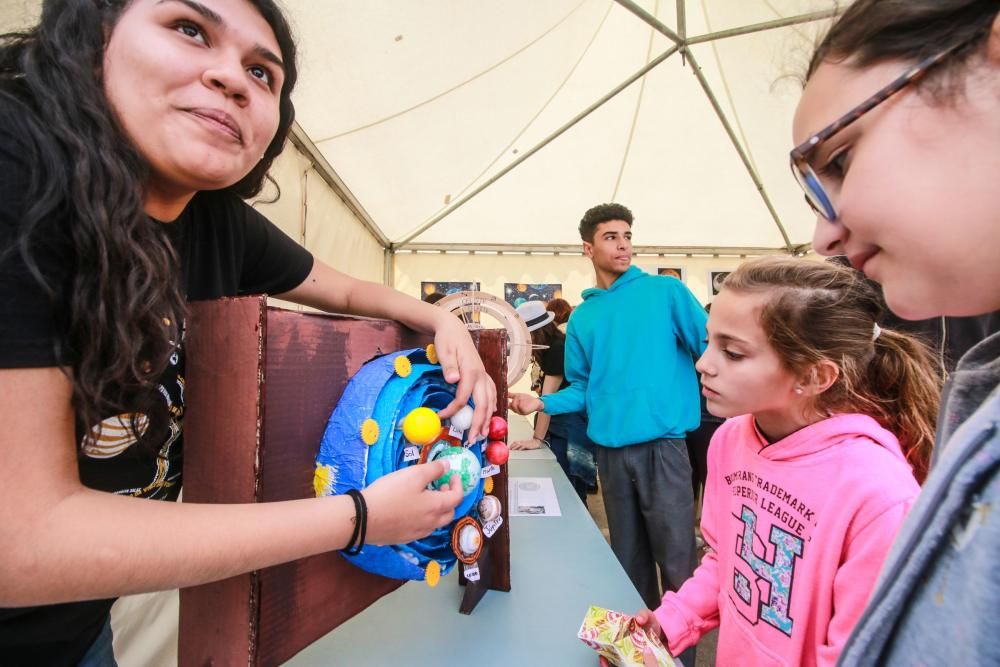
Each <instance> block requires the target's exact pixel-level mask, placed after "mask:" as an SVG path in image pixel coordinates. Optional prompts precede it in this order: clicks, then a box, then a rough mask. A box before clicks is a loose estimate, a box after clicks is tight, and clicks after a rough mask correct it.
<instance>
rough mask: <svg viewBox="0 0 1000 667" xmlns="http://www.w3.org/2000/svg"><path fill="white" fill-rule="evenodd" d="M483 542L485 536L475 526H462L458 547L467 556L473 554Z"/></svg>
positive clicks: (459, 532)
mask: <svg viewBox="0 0 1000 667" xmlns="http://www.w3.org/2000/svg"><path fill="white" fill-rule="evenodd" d="M482 544H483V536H482V534H480V532H479V531H478V530H476V527H475V526H462V529H461V530H459V531H458V549H459V551H461V552H462V553H463V554H464V555H466V556H471V555H472V554H474V553H476V552H477V551H478V550H479V547H480V546H482Z"/></svg>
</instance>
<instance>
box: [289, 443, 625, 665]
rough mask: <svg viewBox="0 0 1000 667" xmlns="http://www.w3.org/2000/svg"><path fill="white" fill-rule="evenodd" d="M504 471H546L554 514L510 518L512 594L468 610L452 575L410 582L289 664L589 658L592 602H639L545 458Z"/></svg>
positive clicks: (568, 661) (593, 661) (495, 595)
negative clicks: (580, 634) (584, 638)
mask: <svg viewBox="0 0 1000 667" xmlns="http://www.w3.org/2000/svg"><path fill="white" fill-rule="evenodd" d="M509 474H510V476H511V477H551V478H552V479H553V481H554V483H555V488H556V495H557V496H558V498H559V505H560V507H561V509H562V516H561V517H512V518H511V519H510V540H511V566H510V567H511V577H510V578H511V591H510V592H509V593H503V592H500V591H489V592H487V593H486V595H485V596H484V597H483V599H482V600H481V601H480V602H479V605H478V606H477V607H476V609H475V611H473V612H472V614H471V615H470V616H465V615H463V614H460V613H459V612H458V607H459V604H460V603H461V600H462V592H463V590H464V589H462V588H461V587H460V586H459V585H458V574H457V573H456V572H454V571H453V572H451V573H450V574H449V575H448V576H447V577H446V578H444V579H443V580H442V581H441V583H440V584H439V585H438V586H437V588H433V589H432V588H429V587H428V586H427V585H426V584H424V583H423V582H410V583H407V584H405V585H404V586H403V587H402V588H400V589H399V590H397V591H395V592H393V593H390V594H389V595H387V596H385V597H383V598H382V599H380V600H378V601H377V602H375V603H374V604H373V605H372V606H370V607H369V608H368V609H366V610H365V611H364V612H362V613H361V614H359V615H357V616H355V617H354V618H352V619H351V620H349V621H347V622H346V623H344V624H343V625H341V626H340V627H338V628H336V629H335V630H333V631H332V632H330V633H329V634H328V635H326V636H325V637H323V638H321V639H319V640H318V641H316V642H314V643H313V644H312V645H310V646H309V647H307V648H306V649H304V650H303V651H302V652H301V653H299V654H298V655H296V656H295V657H294V658H292V659H291V660H290V661H289V662H288V663H286V664H288V665H293V666H295V667H309V666H313V665H316V666H319V665H323V666H326V665H352V666H353V665H372V666H377V667H381V666H383V665H385V666H396V665H399V666H407V667H409V666H413V667H417V666H421V665H429V666H430V665H433V666H434V667H453V666H454V667H500V666H503V667H509V666H511V665H525V666H529V665H530V666H532V667H535V666H539V667H541V666H548V665H553V666H560V667H561V666H563V665H566V666H573V665H586V666H587V667H595V666H596V665H597V653H595V652H594V651H593V650H592V649H590V648H588V647H587V646H585V645H584V644H583V643H582V642H581V641H580V640H579V639H577V638H576V633H577V631H578V630H579V629H580V624H581V623H582V622H583V617H584V614H585V613H586V612H587V608H588V607H589V606H590V605H591V604H596V605H598V606H601V607H607V608H610V609H616V610H618V611H623V612H625V613H629V614H631V613H633V612H635V611H636V610H637V609H640V608H642V607H643V606H644V605H643V603H642V599H641V598H640V597H639V594H638V593H637V592H636V590H635V588H634V587H633V586H632V583H631V582H630V581H629V579H628V576H627V575H626V574H625V571H624V570H623V569H622V567H621V565H619V563H618V561H617V560H616V559H615V556H614V554H613V553H612V552H611V547H609V546H608V543H607V542H606V541H605V540H604V537H603V536H602V535H601V532H600V531H599V530H598V528H597V526H596V525H595V524H594V521H593V519H592V518H591V517H590V514H588V513H587V510H586V508H585V507H584V506H583V503H581V502H580V500H579V498H578V497H577V496H576V493H575V492H574V491H573V488H572V487H571V486H570V484H569V481H568V480H567V479H566V476H565V475H564V474H563V472H562V470H560V468H559V466H558V464H556V462H555V461H554V460H552V459H549V460H538V459H524V458H514V457H512V458H511V461H510V464H509Z"/></svg>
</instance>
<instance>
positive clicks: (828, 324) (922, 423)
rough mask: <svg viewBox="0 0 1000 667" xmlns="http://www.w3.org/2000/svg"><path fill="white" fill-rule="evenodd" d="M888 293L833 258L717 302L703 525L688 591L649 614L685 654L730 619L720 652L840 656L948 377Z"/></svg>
mask: <svg viewBox="0 0 1000 667" xmlns="http://www.w3.org/2000/svg"><path fill="white" fill-rule="evenodd" d="M880 310H881V307H880V302H879V299H878V296H877V295H876V294H875V292H874V291H873V290H872V289H871V288H870V286H869V285H867V284H866V283H865V281H864V280H863V278H862V277H861V276H860V274H858V273H856V272H854V271H852V270H850V269H846V268H843V267H840V266H836V265H833V264H821V263H818V262H812V261H806V260H795V259H773V258H767V259H761V260H755V261H751V262H747V263H745V264H743V265H742V266H741V267H740V268H739V269H737V270H736V271H734V272H733V273H731V274H730V275H729V276H728V277H727V278H726V281H725V286H724V289H723V291H722V293H720V294H719V295H718V296H717V297H716V299H715V301H714V303H713V304H712V312H711V316H710V318H709V320H708V348H707V350H706V351H705V354H704V355H703V356H702V357H701V359H700V360H699V361H698V364H697V370H698V372H699V373H700V374H701V382H702V387H703V392H702V393H703V394H704V395H705V397H706V399H707V402H708V409H709V411H710V412H711V413H712V414H714V415H717V416H720V417H728V418H729V419H728V420H727V421H726V422H725V423H724V424H723V425H722V426H721V427H720V428H719V430H718V431H717V432H716V433H715V436H714V437H713V438H712V444H711V447H710V449H709V454H708V482H707V486H706V489H705V501H704V509H703V511H702V520H701V527H702V534H703V536H704V538H705V542H706V543H707V544H708V546H709V547H710V548H711V550H710V551H709V552H708V554H707V555H706V556H705V558H704V559H703V560H702V563H701V565H700V566H699V567H698V569H697V570H696V571H695V573H694V575H693V576H692V577H691V578H690V579H689V580H688V581H687V582H685V583H684V585H683V586H682V587H681V589H680V590H679V591H677V592H676V593H675V592H668V593H667V594H666V595H664V597H663V603H662V604H661V605H660V607H659V608H658V609H656V610H655V611H652V612H651V611H649V610H642V611H640V612H639V613H638V614H636V617H637V620H638V621H639V622H640V623H641V624H643V625H645V626H646V627H647V629H648V630H650V629H651V630H653V631H662V633H663V635H665V637H666V640H667V643H668V645H669V647H670V651H671V653H673V654H674V655H677V654H679V653H680V652H682V651H683V650H685V649H686V648H688V647H690V646H693V645H694V644H696V643H697V642H698V640H699V639H700V638H701V637H702V635H704V634H705V633H706V632H708V631H709V630H711V629H713V628H715V627H717V626H718V627H719V643H718V653H717V664H718V665H724V666H727V667H728V666H730V665H740V666H741V667H750V666H752V665H761V666H764V665H767V666H772V665H789V666H791V665H796V666H798V665H801V666H803V667H808V666H811V665H833V664H834V663H836V661H837V656H838V655H839V653H840V650H841V648H842V646H843V645H844V642H845V640H846V639H847V637H848V635H849V634H850V632H851V628H852V627H853V626H854V624H855V622H856V621H857V619H858V617H859V616H860V614H861V611H862V609H863V608H864V606H865V603H866V601H867V599H868V596H869V594H870V592H871V590H872V587H873V586H874V584H875V579H876V577H877V575H878V572H879V569H880V567H881V565H882V561H883V560H884V559H885V556H886V554H887V552H888V550H889V546H890V545H891V544H892V540H893V537H894V536H895V535H896V532H897V530H898V529H899V527H900V524H901V523H902V521H903V518H904V516H905V515H906V513H907V511H908V510H909V508H910V505H911V504H912V503H913V501H914V499H915V498H916V496H917V493H918V491H919V486H918V484H917V481H916V479H915V478H914V475H915V474H916V477H917V478H919V479H922V477H923V475H924V473H925V471H926V469H927V463H928V454H929V450H930V445H931V442H932V440H933V436H934V415H935V413H936V409H937V402H938V397H939V380H938V377H939V376H938V374H937V373H936V370H935V365H934V362H933V357H932V356H931V355H930V354H929V353H928V351H927V350H926V349H925V348H924V347H923V345H921V344H920V343H918V342H917V341H916V340H914V339H912V338H910V337H909V336H906V335H904V334H901V333H896V332H893V331H888V330H883V329H880V328H879V327H878V325H877V324H876V323H875V321H876V318H877V317H878V315H879V313H880Z"/></svg>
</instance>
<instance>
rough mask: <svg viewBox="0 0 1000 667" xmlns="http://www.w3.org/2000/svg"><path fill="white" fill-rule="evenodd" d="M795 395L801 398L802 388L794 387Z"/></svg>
mask: <svg viewBox="0 0 1000 667" xmlns="http://www.w3.org/2000/svg"><path fill="white" fill-rule="evenodd" d="M795 393H796V394H798V395H799V396H801V395H802V387H796V388H795Z"/></svg>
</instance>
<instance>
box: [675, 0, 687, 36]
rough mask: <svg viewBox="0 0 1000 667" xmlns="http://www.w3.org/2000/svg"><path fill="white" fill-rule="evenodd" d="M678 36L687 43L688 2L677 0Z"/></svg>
mask: <svg viewBox="0 0 1000 667" xmlns="http://www.w3.org/2000/svg"><path fill="white" fill-rule="evenodd" d="M677 34H678V35H679V36H680V38H681V39H683V40H685V41H687V6H686V0H677Z"/></svg>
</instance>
